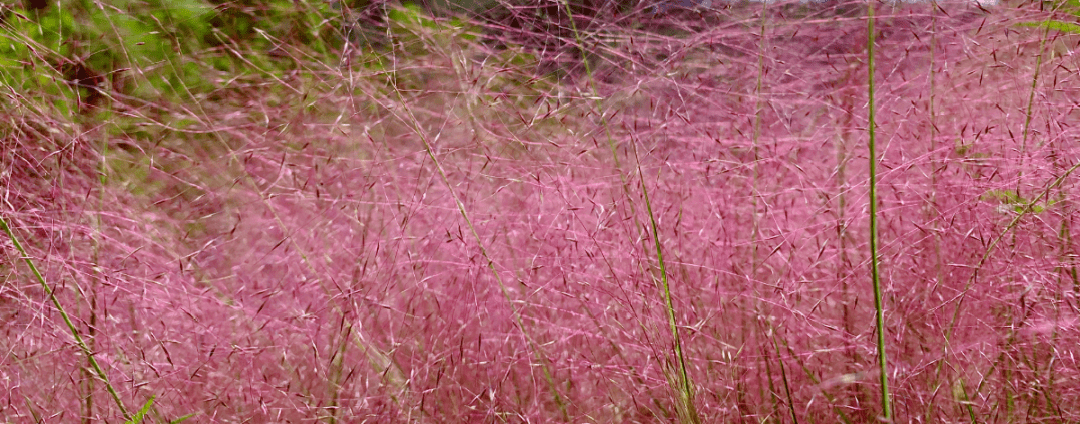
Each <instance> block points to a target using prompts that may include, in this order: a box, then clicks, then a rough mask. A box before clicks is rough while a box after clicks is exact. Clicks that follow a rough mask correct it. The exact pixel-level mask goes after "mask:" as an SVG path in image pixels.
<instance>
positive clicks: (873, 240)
mask: <svg viewBox="0 0 1080 424" xmlns="http://www.w3.org/2000/svg"><path fill="white" fill-rule="evenodd" d="M869 5H870V7H869V9H868V12H867V14H868V19H867V20H866V28H867V40H866V57H867V68H868V85H867V94H868V95H869V97H870V103H869V113H870V116H869V121H870V122H869V125H868V128H867V132H868V133H869V137H870V141H869V147H870V277H871V280H873V283H874V312H875V314H876V319H875V321H876V323H877V350H878V366H879V367H880V370H879V371H880V374H879V381H880V384H881V414H882V417H883V418H884V420H885V421H891V420H892V406H891V403H892V402H891V401H890V399H889V367H888V358H887V357H886V355H885V305H884V302H883V301H882V296H881V277H880V273H879V272H878V222H877V214H878V210H877V152H876V151H875V146H874V142H875V141H876V135H875V126H876V125H877V124H876V122H875V118H876V114H875V112H876V111H875V109H874V0H870V2H869Z"/></svg>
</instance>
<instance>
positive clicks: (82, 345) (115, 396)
mask: <svg viewBox="0 0 1080 424" xmlns="http://www.w3.org/2000/svg"><path fill="white" fill-rule="evenodd" d="M0 229H3V230H4V233H5V234H7V236H8V239H9V240H11V244H13V245H15V250H18V251H19V254H20V255H22V257H23V261H24V262H26V266H27V267H29V268H30V272H32V273H33V274H34V278H35V279H37V282H38V284H40V285H41V288H42V289H43V290H45V294H46V295H47V296H49V300H50V301H51V302H52V304H53V306H54V307H56V311H57V312H59V313H60V317H61V318H63V319H64V325H66V326H67V328H68V330H69V331H70V332H71V336H72V337H73V338H74V339H75V345H76V346H78V348H79V350H81V351H82V354H83V355H85V356H86V360H87V362H89V363H90V367H91V368H93V369H94V374H95V377H97V378H99V379H101V382H102V383H104V384H105V390H106V391H108V392H109V396H111V397H112V400H113V402H114V403H116V407H117V408H118V409H120V414H121V415H123V416H124V420H126V421H131V420H132V417H131V413H129V412H128V410H127V407H125V406H124V401H122V400H120V394H119V393H117V392H116V388H115V387H113V385H112V383H110V382H109V376H108V375H107V374H106V373H105V369H104V368H102V367H101V364H99V363H98V361H97V359H96V358H94V352H93V351H92V350H90V346H89V345H87V344H86V341H84V340H83V337H82V334H80V333H79V329H78V328H76V327H75V323H73V322H72V321H71V317H70V316H68V313H67V310H66V309H64V305H62V304H60V299H57V298H56V293H55V292H53V289H52V287H49V284H48V283H47V282H46V281H45V277H44V276H42V275H41V271H38V267H37V265H34V260H33V259H32V258H31V257H30V254H29V253H27V252H26V249H24V248H23V245H22V243H20V242H19V238H18V237H17V236H15V232H14V231H12V229H11V227H10V226H9V225H8V222H7V220H6V219H4V218H3V217H0Z"/></svg>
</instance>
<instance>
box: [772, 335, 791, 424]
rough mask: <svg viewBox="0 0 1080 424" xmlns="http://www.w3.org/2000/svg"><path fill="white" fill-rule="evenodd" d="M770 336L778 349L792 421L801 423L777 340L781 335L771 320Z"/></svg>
mask: <svg viewBox="0 0 1080 424" xmlns="http://www.w3.org/2000/svg"><path fill="white" fill-rule="evenodd" d="M768 326H769V336H770V338H772V345H773V349H774V350H775V351H776V362H777V364H779V365H780V379H781V381H783V382H784V395H785V396H786V397H787V405H788V411H790V412H791V422H792V423H794V424H799V416H798V415H796V413H795V400H794V399H793V398H792V397H791V384H790V383H788V377H787V370H786V369H785V367H784V358H783V356H782V354H781V353H780V343H779V342H777V341H776V339H778V338H779V337H778V336H777V334H776V328H775V327H773V325H772V323H771V322H768ZM784 345H785V346H787V341H786V340H785V341H784Z"/></svg>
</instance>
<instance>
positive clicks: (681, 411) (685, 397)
mask: <svg viewBox="0 0 1080 424" xmlns="http://www.w3.org/2000/svg"><path fill="white" fill-rule="evenodd" d="M559 1H561V2H562V5H563V8H564V10H565V11H566V14H567V17H568V20H569V21H570V28H571V30H572V31H573V34H574V38H575V41H576V43H577V46H578V50H579V51H580V52H581V60H582V63H583V64H584V66H585V73H586V77H587V79H588V82H589V87H590V91H592V97H593V98H595V99H596V100H595V103H596V108H597V113H598V114H599V116H600V123H601V126H602V127H603V128H604V132H605V134H606V136H607V140H608V146H609V148H610V149H611V155H612V157H613V158H614V161H615V167H616V170H617V171H618V172H619V178H620V179H622V182H623V189H624V190H625V191H626V194H627V198H629V194H630V193H629V184H628V183H627V181H626V179H625V176H623V174H622V171H621V170H620V169H621V166H620V163H619V155H618V151H617V149H616V146H615V139H614V136H613V135H612V133H611V127H610V123H609V122H608V120H607V117H606V115H605V114H604V111H603V108H602V104H601V100H600V96H599V95H598V94H599V93H598V90H597V89H596V79H595V78H594V77H593V72H592V66H591V65H589V61H588V57H587V52H586V51H585V43H584V39H583V38H582V37H581V32H580V31H579V30H578V28H577V24H576V23H575V22H574V13H573V11H572V10H571V9H570V2H569V0H559ZM633 149H634V154H635V156H636V155H637V145H636V143H635V144H634V145H633ZM637 159H638V160H637V174H638V178H639V179H641V193H642V196H643V197H644V200H645V209H646V211H647V212H648V214H649V226H650V228H651V230H652V236H653V244H654V247H655V249H656V260H657V264H658V266H659V268H660V282H661V287H662V293H663V297H664V309H666V312H667V318H668V325H669V327H670V330H671V335H672V338H673V350H674V352H673V353H674V355H673V356H674V359H675V372H676V378H675V379H674V380H675V381H670V379H669V384H670V385H671V386H672V389H673V390H674V392H675V394H676V403H675V407H676V411H677V413H678V415H679V419H680V421H682V422H684V423H693V424H698V423H700V422H701V418H700V417H699V416H698V412H697V408H696V407H695V405H694V391H693V383H692V382H691V380H690V376H689V373H688V372H687V371H686V358H685V355H684V353H683V347H682V340H681V338H680V336H679V326H678V320H677V319H676V316H675V315H676V314H675V303H674V300H673V298H672V295H671V285H670V282H669V281H668V276H667V266H666V264H665V263H664V252H663V248H662V247H661V243H660V231H659V225H657V223H656V215H655V214H654V213H653V210H652V203H651V201H650V200H649V190H648V187H646V184H645V176H644V174H643V173H642V171H641V160H640V158H637ZM632 205H633V203H632V202H631V206H632ZM633 215H634V216H635V217H636V216H637V214H636V213H634V214H633ZM665 372H666V371H665Z"/></svg>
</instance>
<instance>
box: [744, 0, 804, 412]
mask: <svg viewBox="0 0 1080 424" xmlns="http://www.w3.org/2000/svg"><path fill="white" fill-rule="evenodd" d="M767 12H768V2H764V1H763V2H761V11H760V13H761V16H759V17H758V18H759V20H758V61H757V75H756V76H755V81H754V122H753V133H752V134H751V139H750V150H751V152H752V154H753V161H754V163H753V166H752V167H750V190H751V193H750V208H751V209H750V275H749V281H748V283H749V284H750V285H751V286H752V287H754V295H755V298H756V299H758V301H757V305H756V307H755V309H756V310H755V311H754V313H755V315H756V316H758V317H760V316H763V315H764V316H766V317H768V316H769V314H766V313H765V312H766V311H765V307H766V306H765V302H763V301H762V300H761V299H763V297H764V296H763V295H762V293H761V290H760V286H759V284H758V283H759V280H758V275H757V271H758V267H759V266H760V264H759V263H758V262H759V261H760V259H759V257H758V256H759V253H758V247H759V241H760V238H761V215H760V214H759V213H758V200H759V199H758V198H759V197H760V194H759V193H761V190H760V187H759V186H758V184H759V181H758V177H759V176H760V175H761V169H760V165H761V150H760V149H761V121H762V117H761V115H762V114H763V113H764V106H763V103H764V102H763V101H762V98H761V90H762V86H763V85H764V80H765V54H766V52H767V51H768V46H767V44H766V39H765V27H766V13H767ZM766 322H767V324H768V326H769V328H768V329H767V330H766V331H764V333H765V334H763V336H765V338H768V337H769V336H770V334H771V332H772V323H771V322H768V318H766ZM758 328H759V329H760V328H761V326H759V327H758ZM773 342H774V344H775V340H773ZM762 353H763V355H762V357H763V358H765V378H767V379H768V386H769V393H775V392H776V390H775V389H774V387H773V375H772V365H771V361H770V360H769V355H768V354H767V353H768V351H767V350H766V349H765V347H764V340H763V346H762ZM779 360H780V355H779V353H778V354H777V361H779ZM781 374H783V364H782V363H781ZM782 378H783V380H784V384H785V385H786V384H787V378H786V376H782ZM764 388H765V386H764V385H760V387H759V389H760V390H764ZM761 396H762V397H764V395H763V394H761ZM770 398H772V400H773V402H772V404H773V405H772V409H773V414H777V415H779V414H780V412H779V411H778V409H779V405H778V401H777V399H776V396H775V395H774V396H770ZM789 400H790V399H789ZM792 417H793V418H794V414H793V415H792Z"/></svg>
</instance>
